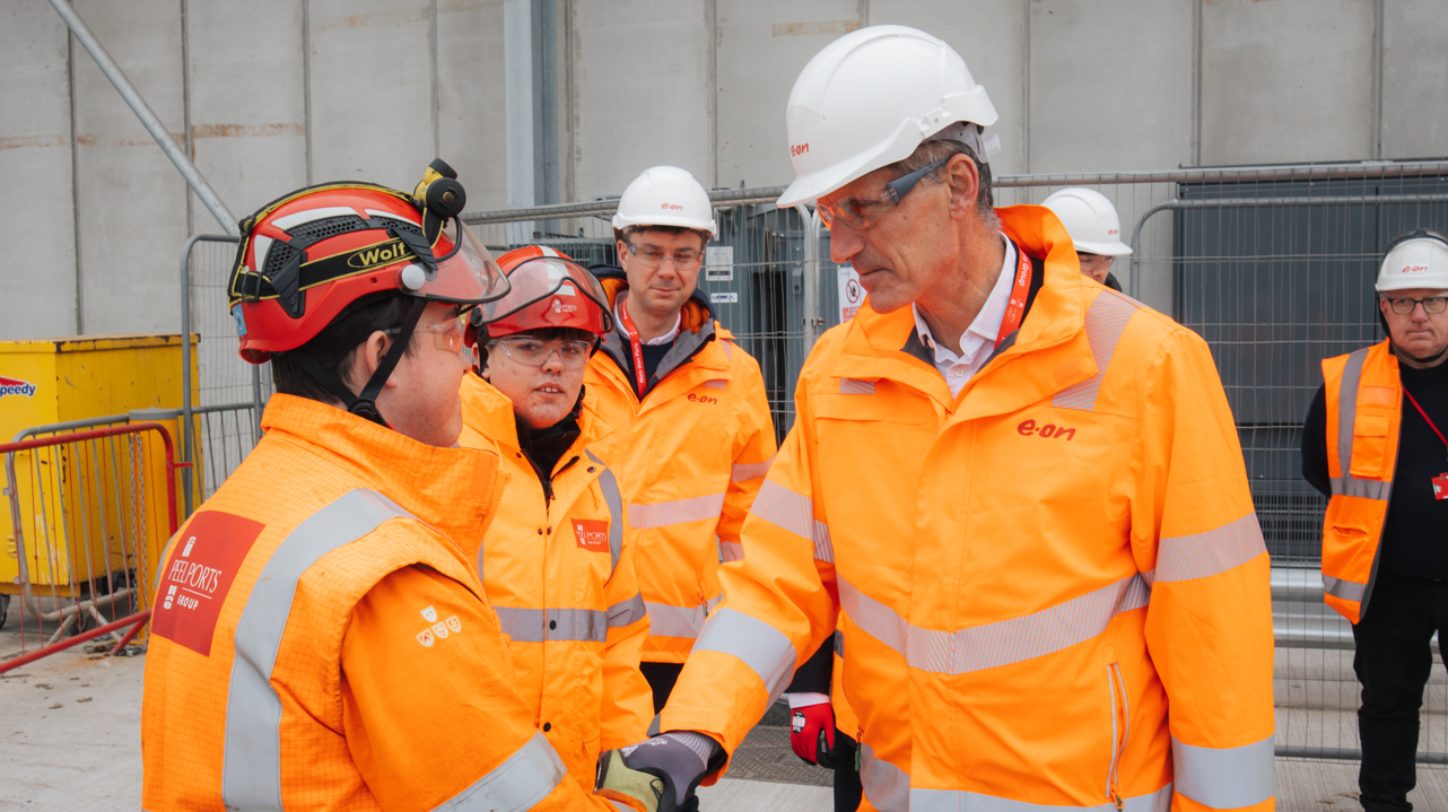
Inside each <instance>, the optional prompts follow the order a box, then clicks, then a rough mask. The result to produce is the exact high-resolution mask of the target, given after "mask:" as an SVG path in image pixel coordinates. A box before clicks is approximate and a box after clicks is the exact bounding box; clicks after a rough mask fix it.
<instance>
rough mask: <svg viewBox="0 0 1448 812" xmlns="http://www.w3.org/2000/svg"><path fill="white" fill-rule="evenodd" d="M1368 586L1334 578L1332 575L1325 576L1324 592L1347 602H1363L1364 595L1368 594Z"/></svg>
mask: <svg viewBox="0 0 1448 812" xmlns="http://www.w3.org/2000/svg"><path fill="white" fill-rule="evenodd" d="M1367 589H1368V585H1367V584H1360V583H1357V582H1356V581H1344V580H1342V579H1341V578H1334V577H1332V576H1331V575H1327V574H1325V573H1324V574H1323V576H1322V591H1323V592H1326V593H1327V594H1329V595H1331V596H1333V597H1334V598H1341V599H1343V600H1345V601H1358V602H1361V601H1362V599H1363V594H1364V593H1366V592H1367Z"/></svg>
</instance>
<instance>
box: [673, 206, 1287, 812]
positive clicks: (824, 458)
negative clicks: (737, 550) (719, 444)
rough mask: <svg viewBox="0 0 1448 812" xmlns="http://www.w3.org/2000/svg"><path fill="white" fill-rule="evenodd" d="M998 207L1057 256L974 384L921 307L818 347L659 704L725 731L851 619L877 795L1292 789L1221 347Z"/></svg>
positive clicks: (1048, 256)
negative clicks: (960, 376) (1102, 279)
mask: <svg viewBox="0 0 1448 812" xmlns="http://www.w3.org/2000/svg"><path fill="white" fill-rule="evenodd" d="M999 214H1000V217H1001V221H1002V223H1003V229H1004V231H1005V233H1006V235H1007V236H1008V237H1009V238H1010V239H1011V240H1013V242H1014V243H1015V245H1016V246H1017V248H1018V250H1022V251H1024V252H1025V254H1026V255H1027V256H1028V257H1029V258H1030V261H1031V265H1032V274H1033V278H1034V279H1039V280H1042V282H1041V285H1040V287H1039V289H1038V290H1037V289H1034V288H1033V289H1032V291H1031V293H1030V295H1029V296H1028V299H1027V301H1028V303H1029V304H1028V307H1027V312H1026V314H1025V318H1024V321H1023V322H1022V323H1021V325H1020V327H1019V328H1018V329H1017V330H1016V331H1014V332H1013V333H1012V334H1011V335H1009V336H1007V337H1006V338H1005V340H1004V341H1003V342H1002V343H1001V344H1000V346H999V347H998V348H997V349H996V351H995V355H994V357H993V358H992V359H991V360H990V361H989V362H988V363H987V364H986V365H985V366H984V367H983V368H982V369H981V371H980V372H978V373H976V375H975V376H974V377H972V378H971V379H970V380H969V381H968V382H967V383H966V385H965V387H964V388H963V389H962V390H961V391H960V393H959V395H958V396H956V397H952V396H951V391H950V388H949V386H948V385H947V383H946V381H945V379H944V378H943V377H942V376H941V374H940V372H939V371H938V370H937V369H936V368H935V366H934V363H933V355H932V354H931V353H929V351H928V350H927V349H926V348H925V347H924V346H923V345H922V342H921V341H920V340H919V336H918V334H917V333H916V331H915V324H914V323H915V320H914V317H913V315H912V313H911V309H910V308H908V307H906V308H901V309H899V310H896V311H894V312H892V313H876V312H874V311H873V309H872V308H871V307H870V306H869V303H868V301H867V302H866V305H865V306H864V307H863V308H862V309H861V310H860V312H859V314H858V315H857V316H856V317H855V319H854V320H853V321H851V322H850V323H848V324H845V325H841V326H838V327H835V328H833V329H831V330H830V331H828V332H827V333H826V334H825V335H824V336H823V337H822V338H821V339H820V341H819V343H818V344H817V345H816V346H815V348H814V349H813V351H812V352H811V353H810V356H809V358H808V360H807V361H806V363H805V365H804V368H803V370H802V373H801V376H800V381H799V384H798V389H797V394H796V397H795V403H796V409H797V412H796V414H797V417H796V420H795V424H794V426H793V428H792V429H791V431H790V434H789V436H788V437H787V438H786V440H785V442H784V444H783V446H782V447H781V449H780V451H779V457H778V459H777V460H776V461H775V463H774V465H773V467H771V468H770V471H769V475H768V478H767V480H766V482H765V484H764V486H763V487H762V488H761V489H760V492H759V497H758V499H756V500H755V502H754V505H753V507H752V508H751V511H750V516H749V518H748V519H747V520H746V521H745V524H744V530H743V533H742V536H743V543H744V557H743V558H742V559H741V560H738V561H732V562H729V563H727V564H725V565H724V566H723V567H722V568H721V569H720V580H721V582H722V583H723V587H724V595H725V601H724V603H723V605H722V606H721V607H720V609H719V610H718V611H717V612H715V613H714V615H713V616H712V617H711V618H710V619H709V621H708V623H707V624H706V625H705V628H704V631H703V632H702V633H701V634H700V636H699V639H698V642H697V643H696V644H695V646H694V650H693V652H692V653H691V654H690V655H689V660H688V662H687V663H686V664H685V666H684V669H683V672H682V673H681V674H680V676H679V680H678V683H677V685H676V686H675V688H674V692H673V694H672V696H671V697H670V700H669V703H668V705H667V706H666V707H665V708H664V710H663V713H662V714H661V729H662V730H664V731H671V730H697V731H700V732H703V733H706V734H709V735H712V736H714V737H716V738H717V739H718V740H719V741H720V742H721V743H722V744H723V745H724V748H725V750H726V751H728V752H731V753H732V752H733V751H734V749H735V748H736V747H738V745H739V743H740V741H741V740H742V739H743V737H744V735H745V734H746V733H747V732H748V730H749V728H750V727H751V725H752V724H753V722H754V721H755V720H757V719H758V718H759V717H760V716H761V715H762V714H763V712H764V710H765V709H766V707H768V705H769V703H770V701H771V700H772V698H773V697H774V696H775V695H776V694H777V692H778V691H780V690H782V689H783V686H785V685H787V684H788V682H789V679H790V674H791V672H792V670H793V669H794V668H795V667H796V666H797V665H798V663H799V661H800V659H801V658H802V657H804V656H808V655H809V654H810V653H811V652H813V651H814V650H815V649H816V648H817V647H818V646H819V644H820V643H821V642H822V641H823V640H825V638H826V637H827V636H828V635H830V634H832V633H833V632H834V631H835V628H836V624H837V621H838V624H839V625H840V626H841V627H842V628H843V630H844V657H843V676H844V678H843V689H844V693H845V695H846V696H847V697H848V699H849V705H850V707H851V709H852V710H853V711H854V713H855V714H856V715H857V716H858V718H859V725H860V727H861V729H862V736H861V752H860V756H861V782H862V783H863V785H864V792H865V799H866V803H865V804H864V805H863V806H862V809H874V810H887V811H888V812H905V811H906V810H909V812H934V811H935V810H960V809H1010V810H1015V811H1016V812H1029V811H1030V810H1039V812H1060V811H1061V810H1066V809H1091V810H1102V811H1105V810H1112V809H1124V810H1129V812H1166V810H1168V809H1172V810H1175V812H1199V810H1206V809H1223V810H1224V809H1239V808H1247V809H1253V810H1258V811H1259V812H1261V811H1263V810H1270V809H1272V808H1273V804H1274V789H1273V743H1272V735H1273V701H1272V667H1273V638H1272V602H1271V590H1270V586H1269V572H1270V567H1269V562H1268V556H1267V552H1266V548H1265V544H1264V542H1263V539H1262V534H1261V530H1260V528H1259V526H1258V523H1257V517H1256V514H1255V512H1254V510H1253V504H1252V497H1251V494H1250V492H1249V490H1248V486H1247V476H1246V470H1245V466H1244V465H1243V461H1242V452H1241V447H1240V445H1239V442H1238V439H1237V431H1236V428H1235V426H1234V424H1233V420H1232V415H1231V412H1230V409H1229V408H1228V404H1227V400H1226V397H1225V395H1224V393H1223V391H1222V385H1221V383H1220V381H1219V379H1218V376H1217V370H1216V367H1215V364H1214V362H1213V360H1212V356H1211V353H1210V351H1209V350H1208V348H1207V345H1206V343H1205V342H1203V341H1202V340H1201V338H1200V337H1198V336H1197V335H1196V334H1194V333H1192V332H1191V331H1189V330H1187V329H1185V328H1183V327H1181V326H1180V325H1178V324H1176V323H1175V322H1173V321H1171V320H1170V319H1168V318H1166V317H1165V316H1162V315H1160V314H1158V313H1155V312H1153V311H1152V310H1150V309H1149V308H1147V307H1145V306H1143V305H1141V304H1140V303H1139V302H1136V301H1134V300H1132V299H1130V298H1127V297H1125V296H1123V295H1121V294H1119V293H1116V292H1114V291H1111V290H1108V289H1106V288H1104V287H1103V286H1101V285H1100V284H1098V283H1096V282H1094V281H1092V280H1091V279H1090V278H1088V277H1085V276H1082V275H1081V273H1080V270H1079V268H1078V267H1077V262H1076V257H1075V253H1074V250H1073V248H1072V243H1071V239H1070V237H1069V236H1068V235H1067V233H1066V231H1065V229H1064V228H1063V227H1062V226H1061V224H1060V222H1059V221H1058V220H1057V219H1056V217H1055V215H1053V214H1051V213H1050V211H1049V210H1047V209H1045V208H1041V207H1038V206H1016V207H1011V208H1005V209H1000V210H999ZM1033 284H1034V282H1033ZM714 778H715V776H711V777H710V779H709V780H713V779H714Z"/></svg>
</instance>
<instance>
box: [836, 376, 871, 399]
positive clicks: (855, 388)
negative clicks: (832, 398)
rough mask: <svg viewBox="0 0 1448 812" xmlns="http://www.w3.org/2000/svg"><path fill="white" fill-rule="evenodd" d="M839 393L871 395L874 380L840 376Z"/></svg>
mask: <svg viewBox="0 0 1448 812" xmlns="http://www.w3.org/2000/svg"><path fill="white" fill-rule="evenodd" d="M840 394H841V395H873V394H875V382H874V381H857V380H855V379H854V378H840Z"/></svg>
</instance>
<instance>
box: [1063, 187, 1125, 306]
mask: <svg viewBox="0 0 1448 812" xmlns="http://www.w3.org/2000/svg"><path fill="white" fill-rule="evenodd" d="M1041 205H1042V206H1045V207H1046V208H1048V209H1050V210H1051V211H1053V212H1055V214H1056V217H1057V218H1059V219H1060V220H1061V225H1063V226H1065V227H1066V233H1067V234H1070V235H1071V242H1072V244H1073V245H1074V246H1075V248H1076V257H1077V258H1078V259H1079V260H1080V262H1081V273H1083V274H1086V275H1087V276H1089V277H1091V278H1092V279H1095V280H1096V281H1097V282H1100V283H1101V284H1103V285H1105V286H1106V287H1108V288H1111V289H1112V290H1114V291H1117V292H1120V291H1121V283H1120V282H1118V281H1116V277H1115V276H1114V275H1113V274H1112V273H1111V262H1112V260H1114V259H1116V258H1117V257H1121V256H1126V255H1128V254H1130V253H1131V246H1129V245H1127V244H1126V243H1124V242H1122V241H1121V218H1120V217H1118V216H1117V214H1116V207H1115V206H1113V205H1111V201H1110V200H1107V199H1106V195H1103V194H1101V193H1100V192H1098V191H1096V190H1095V189H1087V188H1085V187H1083V186H1072V187H1070V188H1068V189H1062V190H1060V191H1059V192H1055V193H1053V194H1052V195H1051V196H1050V197H1048V198H1046V200H1045V201H1044V202H1043V203H1041Z"/></svg>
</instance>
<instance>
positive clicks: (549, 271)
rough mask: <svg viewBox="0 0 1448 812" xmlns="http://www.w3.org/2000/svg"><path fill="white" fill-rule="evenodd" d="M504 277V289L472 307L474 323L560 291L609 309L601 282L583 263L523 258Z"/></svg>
mask: <svg viewBox="0 0 1448 812" xmlns="http://www.w3.org/2000/svg"><path fill="white" fill-rule="evenodd" d="M507 281H508V283H509V284H510V286H511V287H510V289H509V290H508V292H507V293H505V294H504V295H503V296H502V297H501V298H498V299H496V300H494V301H490V302H486V303H484V304H483V305H482V306H481V307H479V308H478V309H477V310H474V311H473V323H474V324H480V325H481V324H492V323H493V322H495V321H498V320H499V319H503V318H506V317H507V316H509V315H512V314H513V313H516V312H518V311H519V310H522V309H523V308H525V307H527V306H528V305H531V304H533V303H534V302H537V301H540V300H542V299H546V298H548V297H549V296H552V295H553V294H555V293H558V292H560V291H562V292H563V293H565V294H568V295H579V296H585V297H587V298H588V299H590V300H592V301H593V303H594V304H596V305H598V308H599V309H600V310H602V311H603V312H604V313H605V314H607V313H608V294H607V293H605V292H604V290H603V285H602V284H600V283H599V281H598V279H597V278H596V277H594V275H593V274H591V273H589V272H588V270H587V269H586V268H584V267H583V266H582V265H579V264H578V263H576V262H573V261H571V260H567V259H563V258H562V257H534V258H533V259H529V260H525V261H523V262H521V263H519V264H518V266H517V267H515V268H513V270H512V271H511V272H509V274H508V280H507ZM565 286H566V287H567V288H568V289H566V290H565V289H564V288H565Z"/></svg>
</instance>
